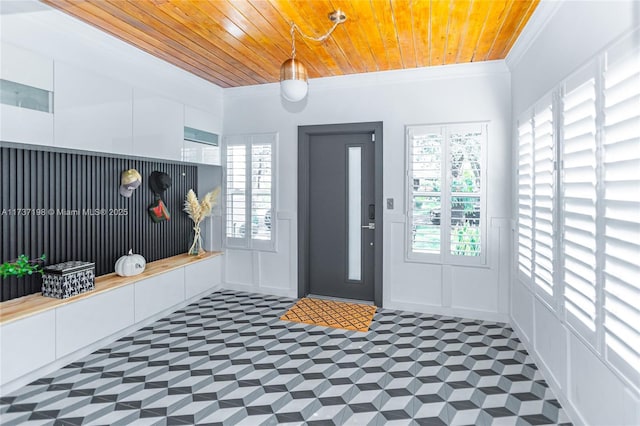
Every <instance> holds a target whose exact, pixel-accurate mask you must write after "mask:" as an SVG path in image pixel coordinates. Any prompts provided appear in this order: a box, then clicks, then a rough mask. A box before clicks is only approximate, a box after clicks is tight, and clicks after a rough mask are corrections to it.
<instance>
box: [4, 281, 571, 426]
mask: <svg viewBox="0 0 640 426" xmlns="http://www.w3.org/2000/svg"><path fill="white" fill-rule="evenodd" d="M293 303H294V300H292V299H287V298H281V297H275V296H264V295H257V294H250V293H240V292H232V291H221V292H216V293H213V294H211V295H210V296H208V297H205V298H203V299H201V300H200V301H198V302H196V303H194V304H191V305H189V306H187V307H186V308H184V309H181V310H179V311H177V312H175V313H173V314H171V315H170V316H168V317H167V318H164V319H162V320H159V321H157V322H156V323H154V324H152V325H151V326H148V327H144V328H142V329H140V330H138V331H136V332H135V333H133V334H131V335H129V336H127V337H124V338H122V339H120V340H118V341H116V342H114V343H113V344H111V345H109V346H107V347H105V348H104V349H100V350H98V351H96V352H94V353H93V354H91V355H89V356H87V357H85V358H84V359H81V360H80V361H78V362H74V363H72V364H69V365H67V366H66V367H64V368H62V369H61V370H59V371H57V372H55V373H54V374H51V375H50V376H48V377H44V378H42V379H40V380H36V381H35V382H33V383H31V384H29V385H28V386H25V387H24V388H22V389H20V390H19V391H17V392H14V393H13V394H11V395H4V396H2V397H1V398H0V404H1V405H0V419H1V422H2V424H5V425H18V424H25V423H27V424H34V425H36V424H37V425H41V424H42V425H45V424H46V425H50V424H59V425H80V424H88V425H125V424H136V425H165V424H167V425H182V424H198V425H205V424H212V425H213V424H215V425H251V426H254V425H271V424H309V425H333V424H336V425H386V424H399V425H405V424H412V425H463V424H477V425H491V424H495V425H509V424H512V425H541V424H562V423H567V422H568V418H567V416H566V414H565V412H564V411H563V409H562V407H561V406H560V404H559V403H558V401H557V400H556V399H555V397H554V395H553V394H552V392H551V390H550V389H549V387H548V386H547V383H546V382H545V381H544V379H543V378H542V376H541V374H540V372H539V371H538V369H537V368H536V366H535V365H534V363H533V361H532V359H531V358H530V356H529V355H528V354H527V352H526V350H525V349H524V347H523V345H522V344H521V343H520V341H519V340H518V338H517V336H516V335H515V333H514V332H513V331H512V330H511V328H509V327H508V326H507V325H505V324H500V323H490V322H483V321H475V320H466V319H460V318H450V317H441V316H432V315H426V314H416V313H409V312H399V311H391V310H386V309H378V312H377V313H376V315H375V317H374V320H373V323H372V325H371V330H370V331H369V332H367V333H361V332H356V331H345V330H337V329H330V328H324V327H316V326H309V325H304V324H297V323H290V322H284V321H281V320H279V317H280V316H281V315H282V314H283V313H284V312H285V311H286V310H287V309H288V308H289V307H290V306H291V305H292V304H293Z"/></svg>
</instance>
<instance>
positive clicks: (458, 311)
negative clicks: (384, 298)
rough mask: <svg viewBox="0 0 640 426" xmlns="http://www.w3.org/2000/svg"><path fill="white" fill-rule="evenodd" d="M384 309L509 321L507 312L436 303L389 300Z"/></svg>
mask: <svg viewBox="0 0 640 426" xmlns="http://www.w3.org/2000/svg"><path fill="white" fill-rule="evenodd" d="M383 308H384V309H393V310H397V311H409V312H420V313H425V314H433V315H443V316H449V317H461V318H469V319H477V320H481V321H494V322H504V323H508V322H509V316H508V315H507V314H503V313H499V312H488V311H477V310H474V309H464V308H448V307H447V308H445V307H442V306H435V305H423V304H419V303H411V302H401V301H389V302H387V303H385V304H384V305H383Z"/></svg>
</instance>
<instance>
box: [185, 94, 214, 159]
mask: <svg viewBox="0 0 640 426" xmlns="http://www.w3.org/2000/svg"><path fill="white" fill-rule="evenodd" d="M184 125H185V127H190V128H192V129H196V130H201V131H205V132H208V133H215V134H217V135H219V134H220V128H221V126H222V124H221V120H220V118H219V117H217V116H215V115H214V114H212V113H210V112H207V111H203V110H201V109H197V108H193V107H190V106H188V105H185V107H184ZM219 143H220V142H219V140H218V144H217V145H215V146H214V145H210V144H206V143H200V142H194V141H190V140H185V141H184V146H183V149H182V161H188V162H191V163H200V164H210V165H214V166H219V165H220V145H219Z"/></svg>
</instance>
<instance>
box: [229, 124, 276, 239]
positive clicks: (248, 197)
mask: <svg viewBox="0 0 640 426" xmlns="http://www.w3.org/2000/svg"><path fill="white" fill-rule="evenodd" d="M224 141H225V158H226V160H225V165H226V197H225V199H226V226H225V229H226V232H225V234H226V245H227V246H228V247H240V248H249V249H255V250H273V249H274V248H275V238H274V235H275V232H276V229H275V227H276V224H277V221H276V220H275V219H276V216H275V213H276V212H275V180H274V170H275V165H274V164H275V159H274V157H275V155H274V154H275V147H276V143H277V134H276V133H265V134H253V135H233V136H226V137H225V139H224Z"/></svg>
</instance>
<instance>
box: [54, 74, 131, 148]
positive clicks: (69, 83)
mask: <svg viewBox="0 0 640 426" xmlns="http://www.w3.org/2000/svg"><path fill="white" fill-rule="evenodd" d="M54 82H55V86H54V87H55V96H54V111H55V112H54V123H55V127H54V135H55V137H54V142H55V146H58V147H63V148H74V149H82V150H87V151H98V152H109V153H114V154H124V155H127V154H131V153H132V126H133V87H131V86H129V85H127V84H125V83H122V82H120V81H117V80H113V79H110V78H107V77H105V76H102V75H99V74H96V73H93V72H90V71H85V70H83V69H79V68H78V67H74V66H71V65H67V64H65V63H60V62H56V63H55V79H54Z"/></svg>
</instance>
